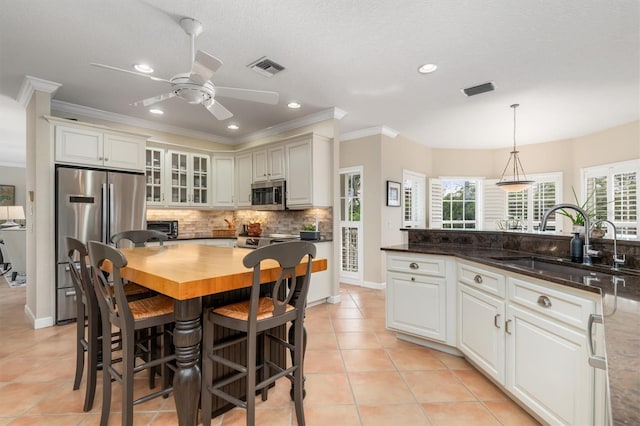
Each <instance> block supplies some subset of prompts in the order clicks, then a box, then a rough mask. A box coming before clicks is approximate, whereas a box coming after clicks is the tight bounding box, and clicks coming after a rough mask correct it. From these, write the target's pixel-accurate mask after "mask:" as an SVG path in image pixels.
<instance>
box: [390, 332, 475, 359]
mask: <svg viewBox="0 0 640 426" xmlns="http://www.w3.org/2000/svg"><path fill="white" fill-rule="evenodd" d="M396 337H397V338H398V339H399V340H404V341H406V342H411V343H415V344H416V345H420V346H424V347H427V348H431V349H435V350H438V351H440V352H445V353H448V354H450V355H455V356H459V357H464V355H463V354H462V352H460V351H459V350H458V348H455V347H453V346H449V345H445V344H443V343H438V342H434V341H432V340H425V339H422V338H420V337H414V336H411V335H408V334H404V333H400V332H396Z"/></svg>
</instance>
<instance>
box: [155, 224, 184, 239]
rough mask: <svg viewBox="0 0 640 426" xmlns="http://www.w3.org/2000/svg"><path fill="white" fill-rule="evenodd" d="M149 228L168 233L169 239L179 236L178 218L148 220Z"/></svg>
mask: <svg viewBox="0 0 640 426" xmlns="http://www.w3.org/2000/svg"><path fill="white" fill-rule="evenodd" d="M147 229H152V230H154V231H159V232H162V233H163V234H167V237H169V239H175V238H178V221H177V220H148V221H147Z"/></svg>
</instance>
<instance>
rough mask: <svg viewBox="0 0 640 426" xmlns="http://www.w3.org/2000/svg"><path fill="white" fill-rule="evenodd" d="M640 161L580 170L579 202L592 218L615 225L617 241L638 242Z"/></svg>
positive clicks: (639, 226) (639, 223)
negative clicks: (589, 212)
mask: <svg viewBox="0 0 640 426" xmlns="http://www.w3.org/2000/svg"><path fill="white" fill-rule="evenodd" d="M639 175H640V159H639V160H631V161H625V162H621V163H613V164H606V165H603V166H596V167H588V168H585V169H582V199H583V200H587V206H586V207H587V210H588V211H594V212H595V218H596V220H597V219H607V220H610V221H611V222H613V223H614V224H615V225H616V230H617V236H618V238H628V239H637V238H638V230H639V229H640V218H639V217H638V204H640V201H639V199H640V194H639V192H638V176H639Z"/></svg>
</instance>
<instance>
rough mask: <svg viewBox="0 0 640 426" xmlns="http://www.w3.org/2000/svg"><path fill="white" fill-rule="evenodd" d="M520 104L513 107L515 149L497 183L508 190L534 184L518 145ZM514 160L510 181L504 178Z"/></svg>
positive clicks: (520, 188)
mask: <svg viewBox="0 0 640 426" xmlns="http://www.w3.org/2000/svg"><path fill="white" fill-rule="evenodd" d="M519 106H520V104H513V105H511V108H513V151H511V155H510V156H509V161H507V165H506V166H505V167H504V170H503V171H502V176H501V177H500V181H499V182H498V183H496V185H498V187H500V188H501V189H503V190H505V191H507V192H518V191H523V190H525V189H527V188H528V187H530V186H531V185H532V184H533V181H530V180H527V175H526V174H525V172H524V168H523V167H522V163H521V162H520V157H519V156H518V152H519V151H518V148H517V146H516V124H517V122H516V108H518V107H519ZM512 161H513V180H511V181H508V180H504V175H505V173H506V172H507V170H508V168H509V163H511V162H512ZM521 174H522V177H523V179H522V180H521V179H520V175H521Z"/></svg>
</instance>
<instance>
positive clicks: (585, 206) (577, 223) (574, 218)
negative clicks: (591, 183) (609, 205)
mask: <svg viewBox="0 0 640 426" xmlns="http://www.w3.org/2000/svg"><path fill="white" fill-rule="evenodd" d="M571 192H573V198H574V199H575V200H576V205H577V206H578V207H580V208H581V209H582V210H584V211H585V212H586V213H587V216H588V217H589V222H590V223H593V222H594V221H595V220H596V206H595V203H591V201H592V200H593V198H594V197H595V194H596V191H595V189H594V190H593V191H591V194H589V195H588V196H587V199H586V200H584V202H583V203H582V204H580V202H579V201H578V195H577V194H576V190H575V188H574V187H573V186H572V187H571ZM558 213H559V214H561V215H563V216H566V217H568V218H569V220H570V221H571V223H572V224H573V229H572V231H571V232H573V233H576V232H577V233H580V234H584V232H585V229H584V217H583V216H582V215H581V214H580V213H578V212H577V211H575V210H570V211H567V210H564V209H561V210H559V211H558ZM601 227H602V225H601V224H597V225H596V228H597V229H601Z"/></svg>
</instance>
